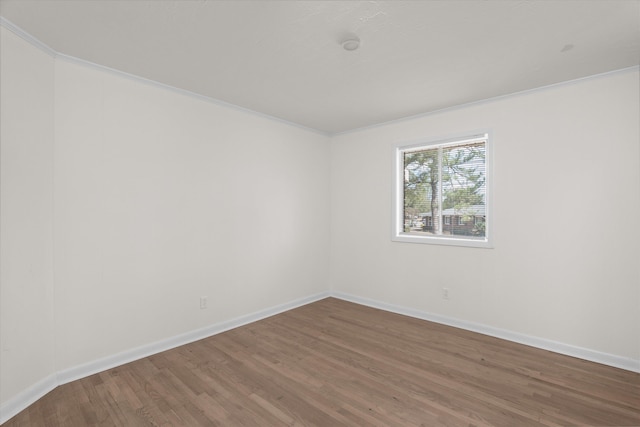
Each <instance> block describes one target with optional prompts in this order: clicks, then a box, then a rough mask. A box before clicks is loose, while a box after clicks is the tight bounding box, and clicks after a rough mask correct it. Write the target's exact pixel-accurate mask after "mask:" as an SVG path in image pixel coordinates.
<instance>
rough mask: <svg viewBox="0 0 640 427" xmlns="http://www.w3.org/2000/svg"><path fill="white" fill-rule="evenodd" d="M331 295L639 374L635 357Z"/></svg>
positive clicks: (373, 301) (384, 304) (360, 298)
mask: <svg viewBox="0 0 640 427" xmlns="http://www.w3.org/2000/svg"><path fill="white" fill-rule="evenodd" d="M331 296H332V297H334V298H338V299H342V300H345V301H349V302H353V303H356V304H361V305H365V306H367V307H372V308H377V309H380V310H384V311H390V312H392V313H397V314H402V315H405V316H410V317H414V318H417V319H422V320H428V321H430V322H435V323H440V324H443V325H447V326H453V327H456V328H460V329H464V330H467V331H471V332H477V333H480V334H483V335H488V336H492V337H495V338H501V339H504V340H507V341H512V342H516V343H519V344H524V345H528V346H531V347H536V348H540V349H543V350H548V351H552V352H554V353H559V354H564V355H566V356H572V357H577V358H578V359H583V360H588V361H590V362H596V363H600V364H603V365H607V366H612V367H614V368H620V369H625V370H627V371H632V372H638V373H640V360H635V359H631V358H627V357H620V356H616V355H613V354H608V353H602V352H599V351H595V350H590V349H588V348H582V347H577V346H573V345H569V344H564V343H561V342H557V341H552V340H548V339H544V338H539V337H534V336H530V335H525V334H520V333H517V332H513V331H508V330H505V329H500V328H494V327H492V326H487V325H483V324H481V323H475V322H469V321H465V320H459V319H455V318H451V317H447V316H441V315H438V314H433V313H429V312H426V311H421V310H417V309H414V308H408V307H402V306H399V305H394V304H388V303H385V302H381V301H377V300H373V299H369V298H363V297H359V296H356V295H351V294H347V293H344V292H338V291H332V292H331Z"/></svg>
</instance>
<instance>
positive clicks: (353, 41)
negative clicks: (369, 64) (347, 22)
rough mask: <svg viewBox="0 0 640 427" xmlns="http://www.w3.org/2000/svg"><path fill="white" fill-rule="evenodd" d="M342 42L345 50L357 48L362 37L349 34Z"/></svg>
mask: <svg viewBox="0 0 640 427" xmlns="http://www.w3.org/2000/svg"><path fill="white" fill-rule="evenodd" d="M340 44H341V45H342V48H343V49H344V50H349V51H351V50H356V49H357V48H358V47H360V39H359V38H358V36H349V37H348V38H346V39H344V40H343V41H342V42H341V43H340Z"/></svg>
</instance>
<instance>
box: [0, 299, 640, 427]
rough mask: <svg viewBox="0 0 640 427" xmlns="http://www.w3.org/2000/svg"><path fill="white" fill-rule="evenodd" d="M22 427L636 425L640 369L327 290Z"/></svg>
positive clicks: (56, 403)
mask: <svg viewBox="0 0 640 427" xmlns="http://www.w3.org/2000/svg"><path fill="white" fill-rule="evenodd" d="M5 425H6V427H14V426H90V425H99V426H280V425H288V426H385V427H389V426H518V427H519V426H570V425H580V426H585V425H589V426H640V374H637V373H633V372H629V371H624V370H621V369H616V368H611V367H607V366H603V365H599V364H596V363H592V362H587V361H583V360H579V359H575V358H571V357H567V356H562V355H558V354H555V353H551V352H547V351H544V350H539V349H535V348H531V347H527V346H523V345H520V344H515V343H511V342H508V341H503V340H500V339H497V338H491V337H487V336H484V335H480V334H476V333H472V332H467V331H463V330H460V329H455V328H451V327H447V326H443V325H438V324H435V323H430V322H426V321H422V320H418V319H413V318H410V317H405V316H401V315H397V314H393V313H388V312H384V311H380V310H376V309H372V308H368V307H364V306H360V305H357V304H352V303H349V302H346V301H341V300H338V299H333V298H328V299H325V300H322V301H318V302H316V303H313V304H309V305H307V306H304V307H301V308H298V309H295V310H291V311H289V312H286V313H283V314H280V315H277V316H273V317H270V318H268V319H265V320H262V321H259V322H256V323H253V324H250V325H247V326H244V327H240V328H237V329H234V330H231V331H228V332H225V333H222V334H219V335H216V336H213V337H211V338H207V339H204V340H201V341H198V342H195V343H193V344H189V345H185V346H182V347H179V348H176V349H173V350H170V351H166V352H163V353H160V354H157V355H154V356H151V357H147V358H144V359H141V360H138V361H135V362H132V363H129V364H126V365H123V366H120V367H118V368H115V369H111V370H108V371H105V372H102V373H99V374H96V375H93V376H90V377H87V378H84V379H81V380H78V381H74V382H72V383H69V384H65V385H63V386H60V387H58V388H56V389H55V390H53V391H52V392H51V393H49V394H48V395H46V396H44V397H43V398H42V399H40V400H39V401H38V402H36V403H35V404H33V405H32V406H31V407H29V408H27V409H26V410H25V411H23V412H21V413H20V414H18V415H17V416H15V417H14V418H12V419H11V420H9V421H8V422H7V423H6V424H5Z"/></svg>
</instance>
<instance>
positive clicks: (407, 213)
mask: <svg viewBox="0 0 640 427" xmlns="http://www.w3.org/2000/svg"><path fill="white" fill-rule="evenodd" d="M486 144H487V138H486V136H482V137H477V138H466V139H464V140H460V141H458V142H451V141H448V142H446V143H444V144H438V145H429V146H423V147H412V148H411V149H409V150H406V151H403V174H404V189H403V190H404V210H403V228H402V230H403V232H404V234H410V235H423V236H444V237H460V238H472V239H474V238H484V237H485V235H486V231H485V223H486Z"/></svg>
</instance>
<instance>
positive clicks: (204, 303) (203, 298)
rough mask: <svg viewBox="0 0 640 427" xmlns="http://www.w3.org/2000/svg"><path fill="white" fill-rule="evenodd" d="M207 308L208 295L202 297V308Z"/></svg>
mask: <svg viewBox="0 0 640 427" xmlns="http://www.w3.org/2000/svg"><path fill="white" fill-rule="evenodd" d="M205 308H207V297H200V310H204V309H205Z"/></svg>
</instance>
